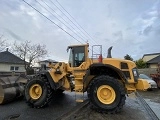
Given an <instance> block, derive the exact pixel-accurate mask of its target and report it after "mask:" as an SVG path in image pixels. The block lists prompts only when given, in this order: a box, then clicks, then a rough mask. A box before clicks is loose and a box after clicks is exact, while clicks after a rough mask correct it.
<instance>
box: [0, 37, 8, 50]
mask: <svg viewBox="0 0 160 120" xmlns="http://www.w3.org/2000/svg"><path fill="white" fill-rule="evenodd" d="M6 47H7V43H6V39H4V36H3V35H1V36H0V51H2V50H4V49H6Z"/></svg>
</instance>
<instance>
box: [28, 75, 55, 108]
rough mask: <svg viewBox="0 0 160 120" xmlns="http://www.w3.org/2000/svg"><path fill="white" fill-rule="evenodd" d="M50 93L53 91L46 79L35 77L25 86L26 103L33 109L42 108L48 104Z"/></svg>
mask: <svg viewBox="0 0 160 120" xmlns="http://www.w3.org/2000/svg"><path fill="white" fill-rule="evenodd" d="M52 92H53V91H52V89H51V86H50V85H49V82H48V81H47V79H45V78H42V77H35V78H33V79H32V80H30V81H28V83H27V84H26V88H25V98H26V102H27V103H28V105H29V106H31V107H33V108H42V107H44V106H46V105H47V104H48V103H49V102H50V100H51V98H52Z"/></svg>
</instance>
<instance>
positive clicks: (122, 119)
mask: <svg viewBox="0 0 160 120" xmlns="http://www.w3.org/2000/svg"><path fill="white" fill-rule="evenodd" d="M64 119H65V118H64ZM68 120H150V119H149V117H148V116H147V113H146V111H145V110H144V108H143V107H142V106H141V105H140V103H139V102H138V101H137V99H136V98H129V97H127V100H126V104H125V105H124V108H123V110H122V111H121V112H120V113H118V114H102V113H98V112H96V111H94V110H92V109H90V106H89V105H88V106H86V107H85V108H83V109H81V110H80V111H78V112H77V113H75V114H74V115H73V116H71V117H69V118H68Z"/></svg>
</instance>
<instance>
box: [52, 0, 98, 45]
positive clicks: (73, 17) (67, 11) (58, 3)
mask: <svg viewBox="0 0 160 120" xmlns="http://www.w3.org/2000/svg"><path fill="white" fill-rule="evenodd" d="M50 1H51V0H50ZM56 1H57V0H56ZM51 2H52V1H51ZM52 3H53V2H52ZM57 3H58V4H59V5H60V6H61V7H62V9H63V10H64V11H65V12H66V13H67V14H68V15H69V16H70V17H71V18H72V19H73V20H74V21H75V23H76V24H77V25H78V26H79V27H80V28H81V29H82V30H83V31H84V32H85V33H86V34H87V35H88V36H89V37H90V38H92V36H91V35H90V34H89V33H88V32H87V31H86V30H84V29H83V27H82V26H81V25H80V24H78V22H77V21H76V20H75V18H74V17H73V16H72V15H71V14H70V13H69V12H68V11H67V10H66V9H65V8H64V7H63V6H62V5H61V4H60V3H59V2H58V1H57ZM53 4H54V3H53ZM54 5H55V4H54ZM61 12H63V11H61ZM67 18H68V17H67ZM77 25H76V26H77ZM92 39H93V38H92ZM93 40H94V39H93ZM94 42H96V41H95V40H94Z"/></svg>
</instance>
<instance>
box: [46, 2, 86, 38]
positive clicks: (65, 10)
mask: <svg viewBox="0 0 160 120" xmlns="http://www.w3.org/2000/svg"><path fill="white" fill-rule="evenodd" d="M49 1H50V2H51V3H52V4H53V5H54V6H55V7H56V8H57V9H58V10H60V11H61V12H62V13H63V15H65V16H66V18H68V20H69V21H70V22H71V23H72V24H73V25H75V27H76V28H77V29H78V30H79V31H81V32H82V34H83V35H85V36H86V34H85V33H84V32H83V31H82V30H81V29H80V28H79V27H78V26H77V25H76V24H75V23H74V22H73V21H72V20H71V19H70V18H69V17H68V16H67V15H66V14H65V13H64V12H63V11H62V10H61V9H60V8H59V7H58V6H57V5H56V4H55V3H54V2H53V1H52V0H49ZM61 7H62V6H61ZM63 9H64V8H63ZM65 11H66V10H65ZM86 37H87V38H88V36H86Z"/></svg>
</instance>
